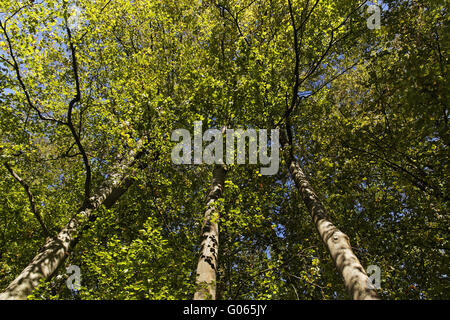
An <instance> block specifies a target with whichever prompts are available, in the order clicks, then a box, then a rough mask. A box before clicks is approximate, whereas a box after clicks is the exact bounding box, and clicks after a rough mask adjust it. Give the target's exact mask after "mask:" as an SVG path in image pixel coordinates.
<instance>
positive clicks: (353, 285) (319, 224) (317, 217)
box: [289, 158, 379, 300]
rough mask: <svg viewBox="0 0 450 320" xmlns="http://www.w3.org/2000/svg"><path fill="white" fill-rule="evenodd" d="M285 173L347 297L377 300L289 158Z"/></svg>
mask: <svg viewBox="0 0 450 320" xmlns="http://www.w3.org/2000/svg"><path fill="white" fill-rule="evenodd" d="M289 171H290V172H291V175H292V177H293V179H294V181H295V184H296V186H297V188H298V190H299V191H300V194H301V196H302V198H303V201H304V203H305V205H306V207H307V208H308V210H309V212H310V214H311V216H312V219H313V222H314V225H315V226H316V229H317V231H318V232H319V235H320V237H321V238H322V240H323V242H324V243H325V245H326V247H327V249H328V251H329V252H330V254H331V257H332V259H333V261H334V263H335V265H336V267H337V269H338V271H339V273H340V274H341V275H342V277H343V279H344V284H345V287H346V289H347V291H348V292H349V294H350V295H351V296H352V298H353V299H354V300H378V299H379V298H378V295H377V292H376V290H375V289H374V288H371V284H370V283H369V278H368V276H367V273H366V271H365V270H364V268H363V266H362V265H361V263H360V262H359V260H358V258H357V257H356V255H355V254H354V253H353V250H352V247H351V246H350V241H349V237H348V236H347V235H346V234H344V233H343V232H342V231H340V230H339V229H338V228H337V227H336V226H335V225H334V224H333V223H332V222H331V220H330V218H329V217H328V216H327V214H326V211H325V208H324V207H323V205H322V203H321V202H320V200H319V198H318V196H317V195H316V193H315V192H314V190H313V188H312V187H311V185H310V183H309V181H308V179H307V177H306V175H305V174H304V172H303V170H302V169H301V167H300V165H299V164H298V162H297V161H296V160H295V159H293V158H291V161H290V166H289Z"/></svg>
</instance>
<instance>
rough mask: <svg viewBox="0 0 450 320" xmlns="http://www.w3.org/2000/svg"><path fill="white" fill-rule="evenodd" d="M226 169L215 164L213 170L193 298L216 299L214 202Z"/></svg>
mask: <svg viewBox="0 0 450 320" xmlns="http://www.w3.org/2000/svg"><path fill="white" fill-rule="evenodd" d="M225 175H226V169H225V166H224V165H216V166H215V167H214V170H213V181H212V185H211V189H210V191H209V194H208V197H207V199H206V207H207V208H206V211H205V218H204V222H203V228H202V242H201V247H200V258H199V259H198V265H197V279H196V285H197V289H196V292H195V294H194V300H206V299H212V300H215V299H216V271H217V256H218V253H219V224H218V221H217V220H218V218H219V217H218V212H217V209H216V207H215V206H214V203H215V202H216V201H217V199H219V198H220V197H221V196H222V193H223V188H224V185H225Z"/></svg>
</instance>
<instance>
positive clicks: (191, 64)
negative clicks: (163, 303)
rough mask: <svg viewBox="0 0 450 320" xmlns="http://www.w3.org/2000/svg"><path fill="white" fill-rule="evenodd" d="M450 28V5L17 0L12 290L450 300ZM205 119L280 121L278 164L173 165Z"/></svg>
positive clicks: (10, 15) (9, 72)
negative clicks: (75, 271)
mask: <svg viewBox="0 0 450 320" xmlns="http://www.w3.org/2000/svg"><path fill="white" fill-rule="evenodd" d="M372 4H375V5H378V7H379V8H380V12H381V15H380V26H379V28H369V24H368V19H371V14H372V13H371V12H368V10H367V9H368V6H369V5H372ZM447 29H448V18H447V8H446V6H445V3H444V2H443V1H435V0H433V1H431V0H430V1H420V2H419V1H397V0H396V1H390V0H388V1H383V2H380V3H378V4H377V3H372V2H367V1H344V0H338V1H328V0H298V1H297V0H296V1H294V0H272V1H268V0H256V1H255V0H239V1H238V0H207V1H188V0H182V1H174V0H163V1H155V0H135V1H125V0H111V1H110V0H99V1H87V0H86V1H85V0H77V1H72V0H64V1H56V0H45V1H40V2H38V1H10V0H4V1H2V0H0V156H1V165H0V176H1V179H0V194H1V197H0V292H2V293H0V299H349V298H350V299H385V298H387V299H443V298H444V299H445V298H448V297H449V292H450V290H449V289H450V287H449V285H448V281H447V278H448V276H447V275H448V270H447V269H448V267H447V266H448V241H449V239H448V234H449V232H448V231H449V221H448V216H447V215H446V212H447V211H448V191H447V190H448V181H449V177H448V172H449V170H448V161H447V158H448V156H447V154H448V139H449V137H448V108H447V105H446V101H447V96H448V92H447V88H448V83H447V81H448V80H447V78H448V76H447V65H448V58H447V52H448V38H447V37H448V32H446V31H447ZM198 121H201V123H202V127H203V129H204V130H207V129H218V130H220V129H222V128H223V127H224V126H226V128H229V129H233V130H238V129H242V130H248V129H266V130H268V131H269V132H270V130H279V131H280V146H281V152H280V158H279V161H280V165H279V170H278V172H277V173H276V174H274V175H262V174H261V172H260V169H261V164H260V163H258V164H250V163H249V161H248V159H249V154H248V153H249V152H247V163H246V164H234V163H232V164H228V163H221V164H207V163H202V164H199V163H195V164H194V163H192V164H177V163H174V161H173V160H172V159H171V154H172V150H173V148H174V146H175V145H176V143H177V142H175V141H171V134H172V132H174V131H175V130H177V129H185V130H188V131H189V132H190V133H191V134H193V131H192V128H193V126H194V123H195V122H198ZM273 143H276V141H271V139H269V141H268V142H267V146H268V147H269V146H271V145H272V144H273ZM206 145H208V142H204V144H203V145H202V147H205V146H206ZM245 145H246V150H249V149H250V146H249V145H250V141H246V143H245ZM259 147H261V146H259ZM225 148H226V144H225V143H224V150H225ZM268 149H269V150H270V148H268ZM219 226H220V246H219ZM70 265H76V266H78V267H79V268H80V272H81V275H82V280H81V287H80V288H78V290H73V288H72V289H71V288H70V287H68V286H67V285H66V280H67V278H68V276H69V275H68V274H66V268H67V267H68V266H70ZM369 266H376V267H378V268H379V270H380V271H381V273H380V274H379V275H377V274H372V273H370V272H369V270H372V269H367V268H368V267H369ZM366 270H367V271H366ZM377 276H379V277H378V278H377V279H376V280H380V282H379V283H378V284H379V286H375V283H374V282H373V280H374V277H375V278H376V277H377Z"/></svg>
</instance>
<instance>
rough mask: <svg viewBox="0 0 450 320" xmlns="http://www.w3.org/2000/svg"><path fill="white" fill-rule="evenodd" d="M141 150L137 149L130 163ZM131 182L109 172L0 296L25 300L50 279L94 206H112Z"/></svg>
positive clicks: (2, 298) (71, 247)
mask: <svg viewBox="0 0 450 320" xmlns="http://www.w3.org/2000/svg"><path fill="white" fill-rule="evenodd" d="M142 154H143V153H138V154H137V155H136V157H135V159H134V160H133V161H132V162H131V165H133V164H134V162H135V160H137V159H138V158H139V157H141V156H142ZM131 165H130V166H131ZM133 182H134V179H133V178H132V177H131V176H129V175H125V176H122V175H121V174H117V173H115V174H113V175H112V178H111V179H109V180H108V183H106V184H105V185H104V186H103V187H102V188H101V189H100V190H99V191H98V192H97V193H96V195H95V196H93V197H92V198H91V199H90V205H89V207H82V208H81V209H80V210H78V212H77V214H75V215H74V216H73V217H72V218H71V219H70V221H69V222H68V223H67V225H66V226H65V227H64V228H63V229H62V230H61V231H60V232H59V233H58V235H57V236H56V237H53V238H49V239H48V240H47V242H46V243H45V245H44V247H43V248H41V250H40V251H39V253H38V254H37V255H36V256H35V257H34V258H33V260H32V261H31V263H30V264H29V265H28V266H27V267H26V268H25V269H24V270H23V271H22V273H20V275H19V276H18V277H17V278H16V279H15V280H14V281H13V282H11V283H10V284H9V285H8V287H7V288H6V289H5V291H4V292H3V293H1V294H0V300H25V299H27V296H29V295H30V294H31V293H32V291H33V290H34V289H35V288H36V287H37V286H38V285H39V281H40V280H41V279H44V280H48V279H50V278H51V277H52V276H53V274H54V273H55V271H56V270H57V269H58V267H59V266H60V265H62V263H63V262H64V260H65V259H66V257H67V256H68V255H69V252H70V251H71V250H72V249H73V247H74V245H75V244H76V243H77V241H78V236H79V235H80V234H81V232H82V230H83V227H86V226H87V222H88V221H89V220H91V221H92V220H94V219H95V216H94V215H93V212H94V211H95V209H97V208H98V207H100V206H101V205H104V206H105V207H106V208H110V207H112V206H113V205H114V203H115V202H116V201H117V200H118V199H119V198H120V197H121V196H122V195H123V194H124V193H125V192H126V191H127V190H128V188H129V187H130V186H131V185H132V184H133ZM93 218H94V219H93Z"/></svg>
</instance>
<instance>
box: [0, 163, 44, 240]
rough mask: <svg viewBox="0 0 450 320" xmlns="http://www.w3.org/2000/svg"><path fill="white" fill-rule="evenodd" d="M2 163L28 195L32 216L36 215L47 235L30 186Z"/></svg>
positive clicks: (6, 164) (7, 165)
mask: <svg viewBox="0 0 450 320" xmlns="http://www.w3.org/2000/svg"><path fill="white" fill-rule="evenodd" d="M3 165H4V166H5V168H6V169H7V170H8V171H9V173H10V174H11V175H12V176H13V178H14V179H16V180H17V182H19V183H20V184H21V185H22V187H23V189H24V190H25V192H26V194H27V196H28V200H29V202H30V209H31V212H33V214H34V216H35V217H36V219H37V221H38V222H39V224H40V225H41V228H42V230H43V231H44V234H45V235H46V236H47V237H49V236H50V232H49V231H48V229H47V227H46V225H45V223H44V221H43V219H42V216H41V213H40V212H39V210H38V209H37V207H36V202H35V201H34V197H33V194H32V193H31V191H30V187H29V186H28V184H27V183H26V182H25V181H24V180H23V179H22V178H21V177H19V175H17V173H15V172H14V170H13V169H12V168H11V166H10V165H9V164H8V163H7V162H4V163H3Z"/></svg>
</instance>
